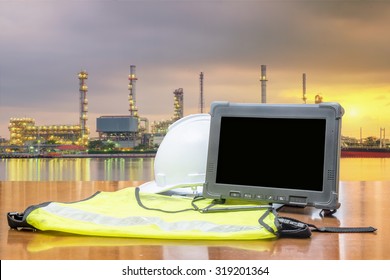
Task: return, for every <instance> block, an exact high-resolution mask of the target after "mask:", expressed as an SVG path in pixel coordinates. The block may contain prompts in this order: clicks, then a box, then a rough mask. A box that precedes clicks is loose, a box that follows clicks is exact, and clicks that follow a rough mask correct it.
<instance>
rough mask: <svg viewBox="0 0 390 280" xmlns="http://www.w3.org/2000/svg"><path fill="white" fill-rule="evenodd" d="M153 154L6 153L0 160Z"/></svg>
mask: <svg viewBox="0 0 390 280" xmlns="http://www.w3.org/2000/svg"><path fill="white" fill-rule="evenodd" d="M155 156H156V153H155V152H147V153H142V152H139V153H138V152H137V153H99V154H58V153H56V154H40V155H35V154H30V153H17V154H15V153H8V154H0V158H154V157H155Z"/></svg>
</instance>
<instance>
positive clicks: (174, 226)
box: [8, 187, 279, 240]
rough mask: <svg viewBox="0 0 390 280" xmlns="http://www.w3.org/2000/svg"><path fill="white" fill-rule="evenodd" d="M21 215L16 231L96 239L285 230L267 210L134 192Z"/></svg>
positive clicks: (218, 236) (270, 234)
mask: <svg viewBox="0 0 390 280" xmlns="http://www.w3.org/2000/svg"><path fill="white" fill-rule="evenodd" d="M236 209H237V210H238V211H234V210H236ZM232 210H233V211H232ZM244 210H245V211H244ZM16 214H18V213H8V223H9V225H10V227H11V228H19V227H22V228H26V227H29V228H33V229H37V230H41V231H59V232H66V233H73V234H81V235H90V236H113V237H114V236H115V237H133V238H158V239H187V240H188V239H191V240H195V239H198V240H199V239H202V240H228V239H230V240H254V239H269V238H275V237H277V234H278V229H279V228H278V221H277V216H276V213H275V212H274V211H273V209H272V208H270V207H269V206H267V205H258V204H253V203H252V204H250V203H247V202H243V201H231V202H230V201H227V202H226V203H224V204H217V205H215V204H214V203H213V200H211V199H204V198H203V199H192V198H191V199H188V198H182V197H174V196H165V195H160V194H149V193H139V189H138V188H132V187H129V188H125V189H122V190H119V191H115V192H98V193H96V194H95V195H93V196H91V197H89V198H88V199H85V200H82V201H77V202H72V203H60V202H47V203H42V204H39V205H33V206H30V207H28V208H27V209H26V210H25V212H24V213H22V214H19V215H16Z"/></svg>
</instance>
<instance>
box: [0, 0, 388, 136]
mask: <svg viewBox="0 0 390 280" xmlns="http://www.w3.org/2000/svg"><path fill="white" fill-rule="evenodd" d="M389 34H390V1H375V0H349V1H343V0H340V1H331V0H310V1H309V0H307V1H305V0H295V1H294V0H284V1H278V0H268V1H261V0H258V1H256V0H252V1H249V0H247V1H245V0H235V1H234V0H230V1H228V0H203V1H202V0H200V1H199V0H181V1H179V0H176V1H174V0H171V1H169V0H139V1H137V0H116V1H115V0H24V1H22V0H9V1H8V0H0V137H5V138H9V131H8V122H9V119H10V118H11V117H31V118H34V119H35V120H36V124H37V125H51V124H78V118H79V91H78V87H79V85H78V79H77V73H78V72H80V70H82V69H85V70H86V71H87V72H88V73H89V79H88V81H87V84H88V87H89V91H88V100H89V113H88V116H89V122H88V125H89V126H90V128H91V136H96V132H95V130H96V118H97V117H99V116H103V115H125V114H128V102H127V97H128V90H127V85H128V80H127V77H128V74H129V67H130V65H136V72H137V76H138V81H137V84H136V99H137V107H138V110H139V115H140V116H141V117H146V118H148V119H149V121H150V122H152V121H156V120H166V119H169V118H170V117H171V116H172V115H173V91H174V90H175V89H178V88H183V91H184V114H185V115H188V114H192V113H198V112H199V92H200V85H199V74H200V72H203V73H204V95H205V107H206V108H205V109H206V111H208V108H209V105H210V103H211V102H212V101H215V100H227V101H231V102H260V100H261V84H260V81H259V78H260V67H261V65H263V64H264V65H267V78H268V80H269V81H268V83H267V101H268V103H302V102H303V101H302V74H303V73H306V76H307V82H306V92H307V98H308V100H307V102H308V103H314V97H315V95H317V94H320V95H322V96H323V100H324V101H332V102H339V103H340V104H341V105H342V106H343V107H344V108H345V111H346V113H345V115H344V118H343V131H342V134H343V135H346V136H353V137H359V135H360V128H362V131H363V137H367V136H377V137H379V133H380V128H386V137H387V138H390V35H389Z"/></svg>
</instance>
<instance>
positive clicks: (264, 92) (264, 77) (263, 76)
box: [260, 65, 268, 103]
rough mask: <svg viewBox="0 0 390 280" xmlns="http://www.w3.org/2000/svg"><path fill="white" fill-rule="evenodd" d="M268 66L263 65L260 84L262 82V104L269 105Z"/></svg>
mask: <svg viewBox="0 0 390 280" xmlns="http://www.w3.org/2000/svg"><path fill="white" fill-rule="evenodd" d="M266 67H267V66H266V65H261V77H260V82H261V103H267V89H266V82H267V81H268V80H267V73H266V71H267V69H266Z"/></svg>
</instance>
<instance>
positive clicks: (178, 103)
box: [173, 88, 184, 121]
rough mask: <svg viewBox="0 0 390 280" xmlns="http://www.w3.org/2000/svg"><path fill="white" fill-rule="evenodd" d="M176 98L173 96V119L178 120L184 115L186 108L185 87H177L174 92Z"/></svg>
mask: <svg viewBox="0 0 390 280" xmlns="http://www.w3.org/2000/svg"><path fill="white" fill-rule="evenodd" d="M173 95H174V98H173V108H174V112H173V119H174V120H175V121H176V120H178V119H181V118H182V117H183V115H184V112H183V111H184V110H183V95H184V93H183V89H182V88H179V89H176V90H175V91H174V92H173Z"/></svg>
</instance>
